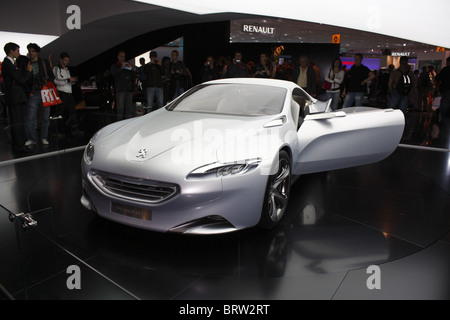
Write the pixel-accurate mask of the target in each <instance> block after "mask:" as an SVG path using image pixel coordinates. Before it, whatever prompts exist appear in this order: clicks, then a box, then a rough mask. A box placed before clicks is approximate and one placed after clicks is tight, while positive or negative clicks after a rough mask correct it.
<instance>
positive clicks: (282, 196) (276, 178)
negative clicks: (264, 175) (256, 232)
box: [259, 150, 291, 230]
mask: <svg viewBox="0 0 450 320" xmlns="http://www.w3.org/2000/svg"><path fill="white" fill-rule="evenodd" d="M277 161H278V163H274V168H275V171H276V173H275V174H273V175H270V176H269V179H268V181H267V186H266V192H265V195H264V203H263V208H262V212H261V219H260V221H259V227H260V228H262V229H265V230H271V229H274V228H275V227H276V226H278V224H279V223H280V221H281V220H282V219H283V216H284V213H285V212H286V208H287V205H288V201H289V195H290V190H291V160H290V158H289V155H288V153H287V152H286V151H284V150H281V151H280V153H279V157H278V159H277Z"/></svg>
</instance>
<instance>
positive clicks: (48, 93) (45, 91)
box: [41, 81, 62, 107]
mask: <svg viewBox="0 0 450 320" xmlns="http://www.w3.org/2000/svg"><path fill="white" fill-rule="evenodd" d="M41 98H42V105H43V106H44V107H50V106H56V105H58V104H60V103H62V101H61V98H60V97H59V95H58V91H57V90H56V87H55V85H54V84H53V82H50V81H48V82H47V84H46V85H44V86H43V87H42V90H41Z"/></svg>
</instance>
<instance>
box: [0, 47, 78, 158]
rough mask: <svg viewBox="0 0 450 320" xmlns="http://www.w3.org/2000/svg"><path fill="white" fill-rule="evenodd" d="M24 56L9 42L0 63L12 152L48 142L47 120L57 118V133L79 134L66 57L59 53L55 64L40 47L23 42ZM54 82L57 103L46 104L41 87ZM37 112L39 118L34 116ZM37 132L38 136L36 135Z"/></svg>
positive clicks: (27, 150) (26, 149)
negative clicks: (41, 55)
mask: <svg viewBox="0 0 450 320" xmlns="http://www.w3.org/2000/svg"><path fill="white" fill-rule="evenodd" d="M27 50H28V53H27V55H26V56H25V55H21V54H20V47H19V45H17V44H16V43H13V42H10V43H7V44H6V45H5V46H4V51H5V54H6V58H5V59H4V60H3V62H2V64H1V76H2V81H1V83H2V91H3V92H4V96H5V104H6V107H7V114H8V118H9V131H10V135H11V142H12V148H13V150H14V151H24V152H29V151H32V150H33V148H34V147H35V146H36V144H37V143H38V142H39V143H41V144H42V145H43V146H48V145H49V126H50V121H51V119H58V120H60V122H59V123H57V124H55V126H57V127H59V128H60V134H61V135H65V134H67V135H75V134H83V132H82V131H81V130H80V129H79V128H78V123H77V118H76V115H75V102H74V99H73V96H72V84H74V83H75V82H76V81H77V79H76V78H75V77H72V76H71V75H70V71H69V69H68V65H69V62H70V56H69V54H68V53H66V52H63V53H61V55H60V59H59V64H58V65H55V66H54V65H53V62H52V61H51V60H46V59H43V58H41V57H40V51H41V48H40V47H39V46H38V45H37V44H35V43H30V44H28V45H27ZM49 83H54V84H55V86H56V89H57V93H58V94H57V95H58V96H59V98H60V103H59V104H58V105H53V106H47V104H46V103H45V102H43V98H42V95H41V91H42V90H47V89H48V85H49ZM38 115H39V116H40V117H39V120H38V119H37V117H38ZM38 132H39V136H38Z"/></svg>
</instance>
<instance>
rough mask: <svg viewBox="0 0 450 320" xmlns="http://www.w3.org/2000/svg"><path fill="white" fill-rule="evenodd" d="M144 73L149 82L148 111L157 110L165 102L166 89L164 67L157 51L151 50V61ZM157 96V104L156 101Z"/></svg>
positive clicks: (147, 90)
mask: <svg viewBox="0 0 450 320" xmlns="http://www.w3.org/2000/svg"><path fill="white" fill-rule="evenodd" d="M144 68H145V69H144V74H145V76H146V79H147V82H146V84H145V86H146V88H147V89H146V95H147V104H148V105H147V107H148V109H147V111H146V113H148V112H151V111H155V110H158V109H160V108H162V106H163V102H164V91H163V69H162V66H161V62H160V61H158V53H157V52H156V51H152V52H150V63H148V64H146V65H145V67H144ZM155 98H156V105H155V103H154V101H155Z"/></svg>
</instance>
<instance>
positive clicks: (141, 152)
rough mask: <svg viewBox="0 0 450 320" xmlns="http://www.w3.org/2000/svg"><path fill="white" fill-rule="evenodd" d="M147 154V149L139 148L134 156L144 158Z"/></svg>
mask: <svg viewBox="0 0 450 320" xmlns="http://www.w3.org/2000/svg"><path fill="white" fill-rule="evenodd" d="M147 154H148V150H147V149H140V150H139V152H138V155H137V156H136V158H139V159H145V158H146V157H147Z"/></svg>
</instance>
